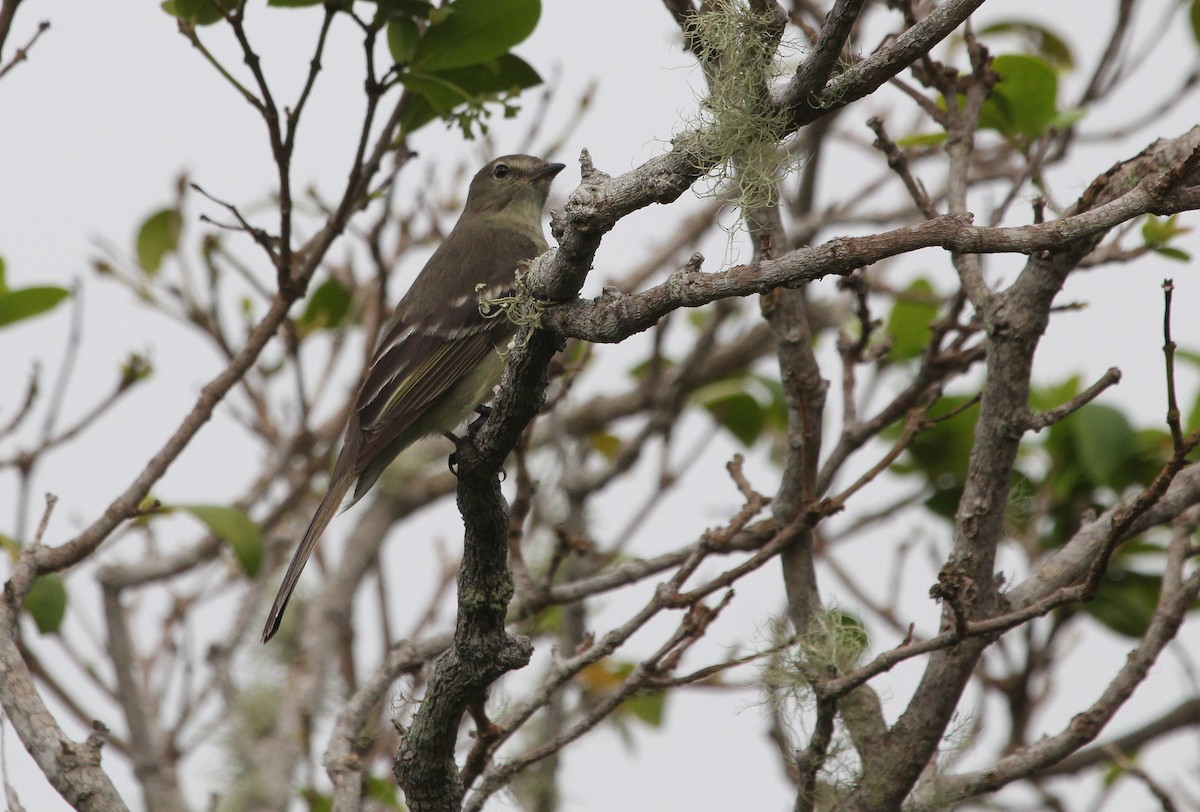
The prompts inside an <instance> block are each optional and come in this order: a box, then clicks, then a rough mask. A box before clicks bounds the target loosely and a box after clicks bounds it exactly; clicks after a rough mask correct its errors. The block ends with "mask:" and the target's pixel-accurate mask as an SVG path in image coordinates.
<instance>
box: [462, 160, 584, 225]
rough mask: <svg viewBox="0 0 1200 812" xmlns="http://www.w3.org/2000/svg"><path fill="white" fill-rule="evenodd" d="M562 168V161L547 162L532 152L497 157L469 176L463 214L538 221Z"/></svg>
mask: <svg viewBox="0 0 1200 812" xmlns="http://www.w3.org/2000/svg"><path fill="white" fill-rule="evenodd" d="M562 169H563V165H562V164H551V163H546V162H545V161H543V160H542V159H541V158H535V157H533V156H532V155H505V156H503V157H500V158H496V159H495V160H493V161H492V162H491V163H489V164H488V165H487V166H485V167H484V168H483V169H480V170H479V171H478V172H477V173H476V174H475V177H474V178H472V180H471V189H470V191H469V192H468V193H467V205H466V211H465V212H464V214H475V215H493V216H495V215H500V216H503V217H511V218H515V219H520V220H528V221H532V222H539V221H540V220H541V217H542V209H543V208H544V207H545V205H546V196H547V195H549V194H550V183H551V182H552V181H553V180H554V176H555V175H557V174H558V173H559V172H561V171H562Z"/></svg>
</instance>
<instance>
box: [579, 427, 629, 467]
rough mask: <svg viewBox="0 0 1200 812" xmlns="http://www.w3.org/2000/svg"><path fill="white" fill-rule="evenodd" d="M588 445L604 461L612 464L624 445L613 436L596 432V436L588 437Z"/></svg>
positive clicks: (618, 438)
mask: <svg viewBox="0 0 1200 812" xmlns="http://www.w3.org/2000/svg"><path fill="white" fill-rule="evenodd" d="M587 439H588V444H589V445H591V447H592V448H594V449H596V450H597V451H599V452H600V453H601V455H603V457H604V459H606V460H608V461H609V462H612V461H613V460H615V459H616V458H617V455H618V454H620V453H621V448H622V447H624V445H625V443H623V442H622V441H621V438H620V437H618V436H617V435H615V434H610V433H608V432H606V431H605V432H597V433H596V434H591V435H588V438H587Z"/></svg>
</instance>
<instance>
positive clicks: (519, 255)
mask: <svg viewBox="0 0 1200 812" xmlns="http://www.w3.org/2000/svg"><path fill="white" fill-rule="evenodd" d="M563 168H564V165H563V164H561V163H548V162H546V161H544V160H542V159H540V158H535V157H533V156H531V155H505V156H503V157H500V158H496V159H495V160H492V161H491V162H489V163H488V164H487V165H486V166H484V167H483V168H482V169H480V170H479V171H478V172H477V173H476V174H475V176H474V178H472V180H471V185H470V189H469V191H468V193H467V202H466V204H465V206H464V208H463V212H462V214H461V215H460V216H459V218H458V222H456V223H455V224H454V228H453V229H451V230H450V233H449V234H448V235H446V238H445V240H443V241H442V243H441V245H439V246H438V248H437V250H436V251H434V253H433V255H432V256H431V257H430V258H429V261H428V262H426V263H425V267H424V268H422V269H421V272H420V273H419V274H418V275H417V278H416V279H414V280H413V283H412V286H411V287H409V289H408V292H407V293H405V294H404V296H403V297H402V298H401V299H400V301H399V302H398V303H397V304H396V308H395V310H394V311H393V312H392V315H391V318H390V319H389V321H388V323H387V326H386V328H385V329H384V331H383V336H382V338H381V339H380V340H379V343H378V345H377V346H376V348H375V351H374V353H373V354H372V357H371V361H370V363H369V364H368V366H367V369H366V374H365V376H364V377H363V380H362V384H361V386H360V387H359V390H358V395H357V397H356V399H355V402H354V406H353V408H352V409H351V410H350V414H349V417H348V418H347V421H346V431H345V435H344V437H343V440H342V447H341V451H340V452H339V453H338V456H337V460H336V462H334V465H333V472H332V474H331V475H330V478H329V484H328V486H327V488H326V491H325V495H324V496H323V497H322V499H321V503H320V505H319V506H318V507H317V510H316V513H315V514H314V515H313V518H312V521H311V522H310V523H309V525H308V529H307V530H306V531H305V533H304V537H303V538H302V539H301V541H300V546H299V547H297V548H296V552H295V554H294V555H293V556H292V561H291V563H290V564H289V565H288V568H287V572H286V573H285V574H284V577H283V583H282V584H281V585H280V587H279V592H278V593H277V594H276V596H275V602H274V603H273V604H272V606H271V611H270V613H269V614H268V616H267V621H266V625H265V626H264V627H263V633H262V641H263V642H264V643H266V642H267V641H268V640H270V639H271V638H272V637H273V636H274V635H275V633H276V632H277V631H278V630H279V624H280V621H281V620H282V619H283V613H284V611H285V610H286V609H287V604H288V599H289V598H291V595H292V591H293V590H294V589H295V588H296V583H297V581H299V580H300V573H301V572H303V570H304V565H305V564H306V563H307V562H308V558H309V556H310V555H312V551H313V549H314V548H315V547H316V545H317V541H318V540H319V539H320V538H321V534H322V533H323V532H324V531H325V528H326V527H327V526H328V525H329V522H330V521H331V520H332V519H333V517H334V515H335V514H336V513H337V511H338V508H339V507H340V506H341V503H342V501H343V500H344V498H345V496H346V493H347V492H348V491H349V490H350V487H351V486H352V485H353V486H354V493H353V496H352V498H351V500H350V502H349V505H353V504H354V503H355V502H357V501H358V500H359V499H361V498H362V497H363V496H364V495H365V494H366V493H367V491H368V490H370V488H371V486H372V485H374V484H375V482H376V481H377V480H378V479H379V477H380V475H381V474H382V473H383V471H384V469H386V468H387V467H388V465H389V464H391V462H392V461H393V460H394V459H396V457H397V456H399V454H400V453H401V452H402V451H404V449H405V448H407V447H408V446H409V445H411V444H412V443H413V442H415V441H416V440H418V439H420V438H421V437H424V436H427V435H431V434H438V433H444V432H449V431H452V430H454V429H455V428H457V427H458V426H459V425H461V424H462V423H463V422H464V421H465V420H466V418H467V417H468V416H470V415H471V414H472V412H473V411H474V410H475V409H476V408H477V407H478V406H480V405H482V404H483V403H484V402H485V401H486V400H488V399H489V398H490V397H491V395H492V391H493V390H494V389H495V387H496V385H497V384H499V383H500V376H501V374H502V373H503V372H504V358H503V356H502V355H501V352H500V350H501V346H502V345H504V346H506V345H507V342H508V341H509V339H510V338H511V337H512V334H513V332H514V327H513V326H512V325H511V324H509V323H508V320H507V318H487V317H484V316H483V315H482V314H481V312H480V297H481V295H482V296H484V297H488V298H494V297H497V296H499V295H503V294H504V293H505V292H509V291H511V290H512V289H513V288H514V285H515V282H516V272H517V265H518V264H519V263H520V262H521V261H522V260H529V259H533V258H535V257H537V256H539V255H540V254H542V253H545V251H546V250H547V247H548V246H547V243H546V238H545V237H544V236H543V234H542V210H543V209H544V208H545V206H546V199H547V197H548V196H549V193H550V184H551V183H552V182H553V180H554V177H555V176H556V175H557V174H558V173H559V172H561V171H562V169H563ZM480 286H482V287H480ZM481 292H482V293H481ZM349 505H347V507H348V506H349Z"/></svg>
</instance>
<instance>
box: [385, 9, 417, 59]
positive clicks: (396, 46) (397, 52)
mask: <svg viewBox="0 0 1200 812" xmlns="http://www.w3.org/2000/svg"><path fill="white" fill-rule="evenodd" d="M420 39H421V32H420V31H419V30H418V29H417V22H416V20H414V19H413V18H412V17H397V18H396V19H394V20H392V21H391V22H390V23H388V27H387V44H388V51H390V52H391V54H392V61H393V62H395V63H396V64H397V65H405V64H408V63H409V62H411V61H412V57H413V52H414V51H416V50H417V42H418V41H419V40H420Z"/></svg>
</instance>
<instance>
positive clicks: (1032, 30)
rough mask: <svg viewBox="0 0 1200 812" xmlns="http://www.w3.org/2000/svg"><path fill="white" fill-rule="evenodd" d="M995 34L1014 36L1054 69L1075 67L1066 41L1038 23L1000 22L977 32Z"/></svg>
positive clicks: (1030, 21) (988, 34)
mask: <svg viewBox="0 0 1200 812" xmlns="http://www.w3.org/2000/svg"><path fill="white" fill-rule="evenodd" d="M995 34H1010V35H1013V36H1016V37H1017V38H1019V39H1021V40H1022V41H1024V42H1025V43H1026V44H1027V45H1028V46H1029V47H1030V48H1031V49H1032V50H1033V52H1034V53H1036V54H1038V55H1039V56H1041V57H1043V58H1045V59H1046V61H1048V62H1049V63H1050V64H1052V65H1053V66H1054V67H1056V68H1059V69H1062V70H1069V69H1070V68H1073V67H1075V57H1074V55H1073V54H1072V53H1071V47H1070V46H1069V45H1067V43H1066V40H1064V39H1063V38H1062V37H1060V36H1059V35H1058V34H1056V33H1055V32H1053V31H1051V30H1050V29H1049V28H1047V27H1045V26H1044V25H1042V24H1040V23H1037V22H1034V21H1032V20H1016V19H1013V20H1000V21H997V22H994V23H992V24H991V25H988V26H984V27H983V28H981V29H980V30H979V35H980V36H984V37H986V36H991V35H995Z"/></svg>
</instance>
